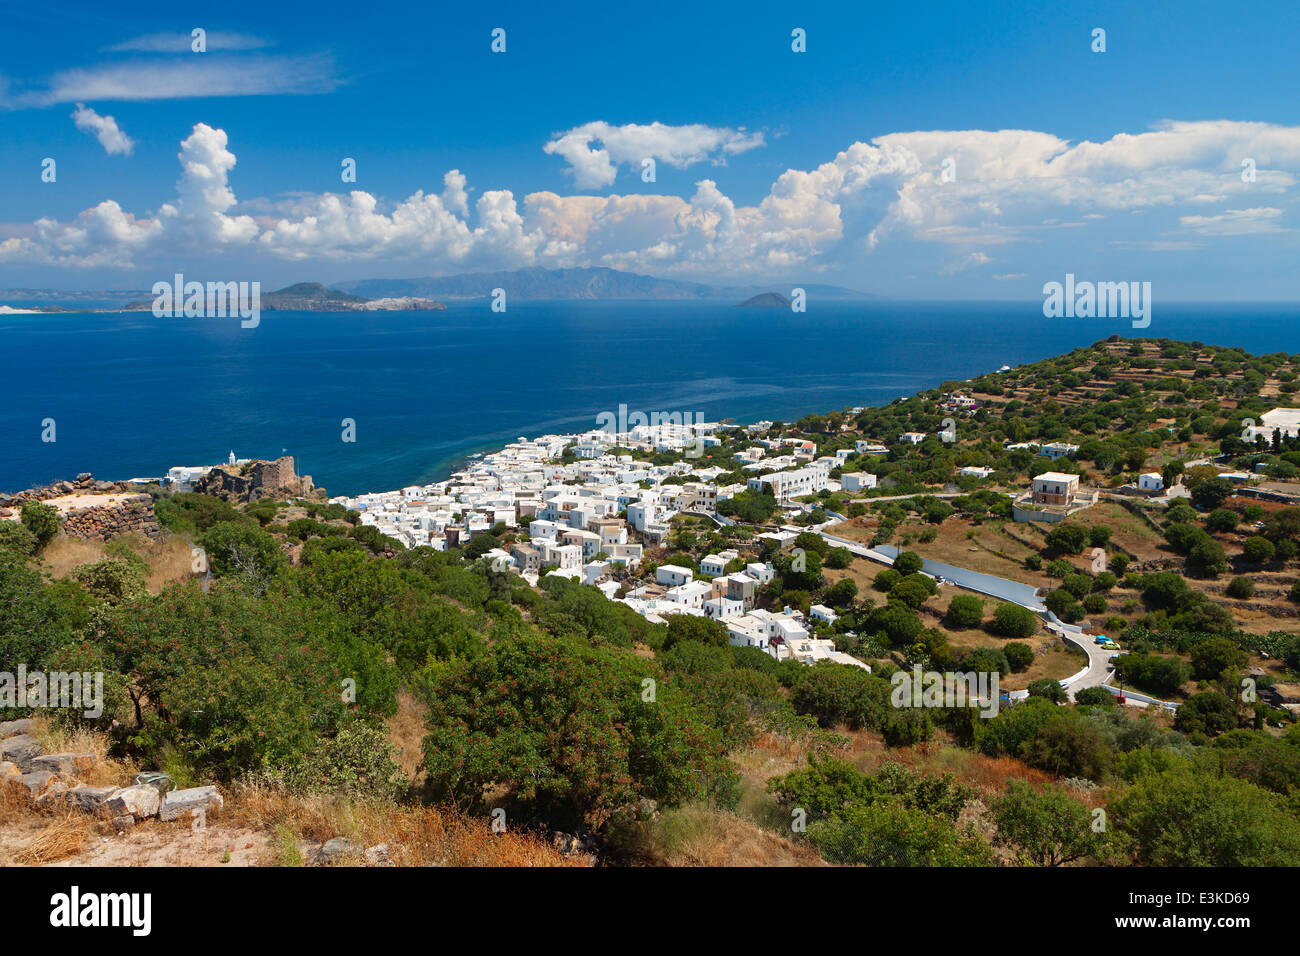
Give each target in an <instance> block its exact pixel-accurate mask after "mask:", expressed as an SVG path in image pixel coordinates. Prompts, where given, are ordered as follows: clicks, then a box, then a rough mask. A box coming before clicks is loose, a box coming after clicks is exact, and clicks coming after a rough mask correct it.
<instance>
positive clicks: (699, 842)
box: [642, 806, 827, 866]
mask: <svg viewBox="0 0 1300 956" xmlns="http://www.w3.org/2000/svg"><path fill="white" fill-rule="evenodd" d="M642 828H643V833H644V836H643V839H644V840H645V845H644V852H645V855H646V862H648V863H652V864H656V865H661V866H826V865H827V863H826V861H825V860H823V859H822V858H821V855H820V854H819V853H818V852H817V851H816V850H815V849H813V848H812V847H811V846H808V845H803V844H798V843H795V842H793V841H791V840H788V839H786V838H785V837H782V836H778V835H777V834H775V833H773V832H771V831H770V830H765V829H763V828H762V827H760V826H758V825H757V824H756V823H752V822H751V821H749V820H744V819H742V818H740V817H738V816H735V815H734V814H731V813H727V812H725V811H723V810H714V809H710V808H708V807H701V806H686V807H682V808H681V809H679V810H671V811H668V812H666V813H664V814H661V815H660V816H659V817H658V818H657V819H655V820H653V821H651V822H649V823H646V824H643V825H642Z"/></svg>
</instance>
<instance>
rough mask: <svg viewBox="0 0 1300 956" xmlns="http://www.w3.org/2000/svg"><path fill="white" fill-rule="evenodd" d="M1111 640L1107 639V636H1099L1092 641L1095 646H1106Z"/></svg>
mask: <svg viewBox="0 0 1300 956" xmlns="http://www.w3.org/2000/svg"><path fill="white" fill-rule="evenodd" d="M1109 640H1110V638H1109V637H1107V636H1106V635H1105V634H1098V635H1097V636H1096V637H1094V638H1093V639H1092V642H1093V643H1094V644H1105V643H1106V642H1107V641H1109Z"/></svg>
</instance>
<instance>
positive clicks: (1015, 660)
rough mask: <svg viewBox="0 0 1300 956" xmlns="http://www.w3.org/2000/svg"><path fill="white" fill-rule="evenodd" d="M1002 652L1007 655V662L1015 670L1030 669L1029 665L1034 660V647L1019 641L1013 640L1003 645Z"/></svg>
mask: <svg viewBox="0 0 1300 956" xmlns="http://www.w3.org/2000/svg"><path fill="white" fill-rule="evenodd" d="M1002 653H1004V654H1006V655H1007V663H1008V664H1010V665H1011V669H1012V670H1013V671H1015V672H1017V673H1018V672H1020V671H1023V670H1028V669H1029V665H1030V664H1032V663H1033V662H1034V649H1033V648H1032V647H1030V646H1029V645H1028V644H1021V643H1020V642H1019V641H1011V642H1009V643H1007V644H1004V645H1003V646H1002Z"/></svg>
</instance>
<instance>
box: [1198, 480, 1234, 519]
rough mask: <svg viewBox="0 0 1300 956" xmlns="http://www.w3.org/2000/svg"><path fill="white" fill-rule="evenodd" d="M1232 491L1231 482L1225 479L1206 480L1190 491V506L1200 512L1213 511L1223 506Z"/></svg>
mask: <svg viewBox="0 0 1300 956" xmlns="http://www.w3.org/2000/svg"><path fill="white" fill-rule="evenodd" d="M1232 490H1233V489H1232V482H1230V481H1228V479H1226V478H1207V479H1205V480H1204V481H1201V482H1200V483H1199V484H1197V485H1196V487H1195V488H1194V489H1192V504H1193V505H1195V506H1196V507H1197V508H1199V509H1200V510H1201V511H1213V510H1214V509H1215V508H1220V507H1222V506H1223V503H1224V502H1225V501H1227V500H1228V497H1229V496H1230V495H1231V494H1232Z"/></svg>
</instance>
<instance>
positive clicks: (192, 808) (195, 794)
mask: <svg viewBox="0 0 1300 956" xmlns="http://www.w3.org/2000/svg"><path fill="white" fill-rule="evenodd" d="M224 803H225V801H224V800H222V799H221V794H219V793H217V788H216V787H191V788H190V789H188V790H173V791H172V792H171V793H169V794H167V795H165V796H164V797H163V798H162V806H161V807H159V809H158V818H159V819H160V820H163V821H169V820H179V819H180V818H181V817H184V816H188V815H189V814H191V813H197V812H199V811H203V812H204V813H205V814H207V813H212V812H213V811H214V810H220V809H221V807H222V806H223V805H224Z"/></svg>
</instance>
